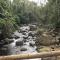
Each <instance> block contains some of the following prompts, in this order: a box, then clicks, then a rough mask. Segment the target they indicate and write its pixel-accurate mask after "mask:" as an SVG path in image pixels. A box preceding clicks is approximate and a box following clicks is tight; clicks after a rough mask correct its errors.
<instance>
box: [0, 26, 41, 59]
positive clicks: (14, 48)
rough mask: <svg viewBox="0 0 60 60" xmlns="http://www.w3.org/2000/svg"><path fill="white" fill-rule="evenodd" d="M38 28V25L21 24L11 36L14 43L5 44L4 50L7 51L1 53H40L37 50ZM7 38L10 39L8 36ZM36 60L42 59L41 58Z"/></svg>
mask: <svg viewBox="0 0 60 60" xmlns="http://www.w3.org/2000/svg"><path fill="white" fill-rule="evenodd" d="M36 29H37V27H36V25H28V26H24V25H23V26H21V27H20V28H19V30H17V31H15V32H14V33H13V35H12V37H11V38H10V41H11V42H12V43H10V44H8V45H4V48H3V49H2V50H4V51H5V52H3V51H2V52H1V54H2V55H4V53H5V54H6V55H14V54H23V53H38V52H37V51H36V49H37V47H36V44H35V40H36V31H35V30H36ZM6 40H8V38H7V39H6ZM31 60H32V59H31ZM35 60H41V59H40V58H39V59H35Z"/></svg>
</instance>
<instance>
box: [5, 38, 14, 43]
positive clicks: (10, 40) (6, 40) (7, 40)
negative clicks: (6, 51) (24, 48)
mask: <svg viewBox="0 0 60 60" xmlns="http://www.w3.org/2000/svg"><path fill="white" fill-rule="evenodd" d="M4 42H5V44H10V43H12V42H14V40H13V39H8V38H6V39H4Z"/></svg>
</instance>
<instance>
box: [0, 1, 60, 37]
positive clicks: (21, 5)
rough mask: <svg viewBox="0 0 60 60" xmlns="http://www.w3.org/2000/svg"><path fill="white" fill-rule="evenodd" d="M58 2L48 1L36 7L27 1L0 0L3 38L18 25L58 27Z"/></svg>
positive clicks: (59, 23)
mask: <svg viewBox="0 0 60 60" xmlns="http://www.w3.org/2000/svg"><path fill="white" fill-rule="evenodd" d="M59 6H60V1H59V0H48V2H47V3H46V5H44V6H42V5H41V6H37V4H36V3H34V2H29V1H28V0H13V2H11V1H10V0H0V31H1V34H2V36H3V38H6V37H9V36H10V35H11V33H12V32H13V31H15V29H17V27H18V26H20V24H29V23H35V22H37V23H38V24H41V25H42V26H46V27H48V28H56V27H60V17H59V16H60V7H59Z"/></svg>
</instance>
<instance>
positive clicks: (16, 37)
mask: <svg viewBox="0 0 60 60" xmlns="http://www.w3.org/2000/svg"><path fill="white" fill-rule="evenodd" d="M13 38H15V39H18V38H20V37H19V36H17V35H12V36H11V37H10V39H13Z"/></svg>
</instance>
